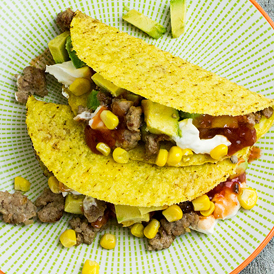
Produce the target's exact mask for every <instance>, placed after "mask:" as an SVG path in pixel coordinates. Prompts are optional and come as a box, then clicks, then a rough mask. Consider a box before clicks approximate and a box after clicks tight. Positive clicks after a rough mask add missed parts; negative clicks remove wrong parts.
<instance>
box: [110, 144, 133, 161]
mask: <svg viewBox="0 0 274 274" xmlns="http://www.w3.org/2000/svg"><path fill="white" fill-rule="evenodd" d="M112 156H113V159H114V161H115V162H117V163H120V164H126V163H128V161H129V154H128V152H127V151H126V150H124V149H122V148H120V147H117V148H115V149H114V151H113V154H112Z"/></svg>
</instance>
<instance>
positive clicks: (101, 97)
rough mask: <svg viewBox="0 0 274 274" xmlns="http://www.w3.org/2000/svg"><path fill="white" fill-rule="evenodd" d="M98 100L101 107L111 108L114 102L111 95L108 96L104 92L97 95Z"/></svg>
mask: <svg viewBox="0 0 274 274" xmlns="http://www.w3.org/2000/svg"><path fill="white" fill-rule="evenodd" d="M97 99H98V101H99V102H100V105H101V106H109V105H110V104H111V102H112V97H111V95H110V94H107V93H105V92H103V91H99V92H98V93H97Z"/></svg>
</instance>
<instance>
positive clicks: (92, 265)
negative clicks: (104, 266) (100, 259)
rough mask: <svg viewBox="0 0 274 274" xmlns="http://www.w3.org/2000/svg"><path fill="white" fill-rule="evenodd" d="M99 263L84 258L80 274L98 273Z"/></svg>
mask: <svg viewBox="0 0 274 274" xmlns="http://www.w3.org/2000/svg"><path fill="white" fill-rule="evenodd" d="M99 268H100V266H99V264H98V263H97V262H94V261H91V260H86V261H85V263H84V266H83V269H82V274H99Z"/></svg>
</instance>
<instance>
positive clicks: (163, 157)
mask: <svg viewBox="0 0 274 274" xmlns="http://www.w3.org/2000/svg"><path fill="white" fill-rule="evenodd" d="M167 156H168V151H167V150H166V149H160V150H159V153H158V155H157V158H156V161H155V164H156V165H157V166H164V165H165V164H166V161H167Z"/></svg>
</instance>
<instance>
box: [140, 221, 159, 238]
mask: <svg viewBox="0 0 274 274" xmlns="http://www.w3.org/2000/svg"><path fill="white" fill-rule="evenodd" d="M159 227H160V222H159V221H158V220H156V219H151V221H150V222H149V224H148V225H147V226H146V227H145V229H144V235H145V236H146V237H147V238H148V239H153V238H154V237H155V236H156V234H157V233H158V230H159Z"/></svg>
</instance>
